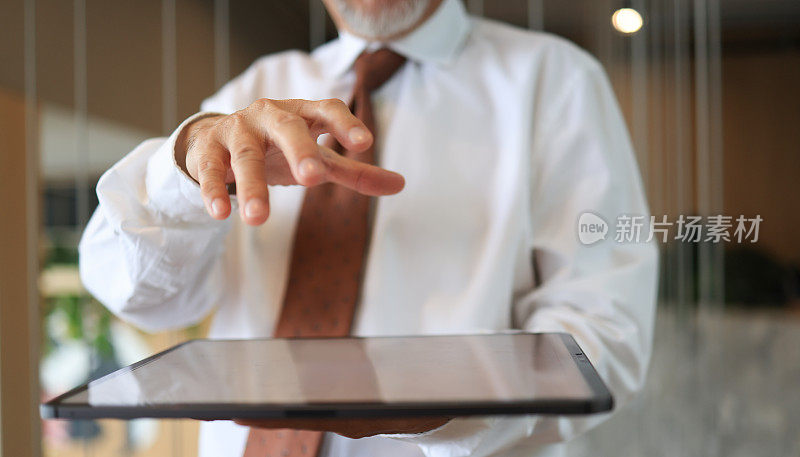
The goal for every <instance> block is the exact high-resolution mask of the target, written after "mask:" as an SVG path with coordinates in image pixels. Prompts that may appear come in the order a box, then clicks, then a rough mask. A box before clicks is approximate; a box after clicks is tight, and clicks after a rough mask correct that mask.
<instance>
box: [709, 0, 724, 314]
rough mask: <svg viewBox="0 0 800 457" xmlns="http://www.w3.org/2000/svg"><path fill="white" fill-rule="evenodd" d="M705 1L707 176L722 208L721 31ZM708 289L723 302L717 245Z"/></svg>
mask: <svg viewBox="0 0 800 457" xmlns="http://www.w3.org/2000/svg"><path fill="white" fill-rule="evenodd" d="M707 4H708V10H707V11H708V12H707V14H708V16H707V17H708V29H707V30H708V80H709V84H708V104H709V130H710V131H709V136H708V147H709V156H710V160H709V166H710V170H709V179H710V180H711V183H712V185H711V193H710V195H709V197H710V198H711V206H712V208H713V209H714V210H715V211H717V212H720V213H722V211H724V178H723V176H724V175H723V166H724V163H723V154H724V151H723V140H722V125H723V118H722V32H721V28H720V10H719V0H707ZM710 266H711V269H712V274H711V283H712V285H711V288H712V290H714V291H716V292H715V299H716V300H717V301H718V302H719V303H720V304H721V305H724V303H725V250H724V245H722V244H718V245H716V246H715V249H714V250H713V252H712V258H711V259H710Z"/></svg>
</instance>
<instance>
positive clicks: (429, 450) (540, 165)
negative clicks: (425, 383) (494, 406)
mask: <svg viewBox="0 0 800 457" xmlns="http://www.w3.org/2000/svg"><path fill="white" fill-rule="evenodd" d="M584 67H585V68H581V69H580V70H577V71H576V72H575V73H576V76H575V77H574V78H572V79H571V80H569V81H568V82H567V83H566V84H562V85H560V89H561V90H559V91H558V92H557V93H559V94H561V96H560V97H557V98H556V99H555V100H554V101H553V102H552V103H551V104H548V106H547V109H546V110H545V111H544V112H545V113H546V114H544V115H540V116H535V117H536V118H538V119H539V121H537V122H536V124H535V125H534V128H533V131H532V136H533V138H534V140H533V141H532V144H533V151H532V163H531V167H530V168H531V179H530V183H531V188H530V202H529V207H530V213H529V214H530V217H529V223H530V227H529V239H528V243H527V246H526V249H527V250H528V251H529V252H526V253H525V254H524V255H526V256H529V255H530V256H531V257H532V258H533V264H534V267H533V270H534V275H535V280H534V286H533V287H532V288H530V289H529V290H526V291H522V293H520V294H518V295H517V296H516V298H515V301H514V304H513V318H514V322H515V326H516V327H517V328H521V329H523V330H526V331H531V332H567V333H570V334H572V336H573V337H574V338H575V339H576V341H577V342H578V344H580V346H581V347H582V348H583V349H584V351H585V353H586V354H587V356H588V358H589V359H590V361H591V362H592V364H593V365H594V366H595V368H596V369H597V371H598V373H599V374H600V376H601V377H602V378H603V380H604V381H605V382H606V384H607V385H608V386H609V388H610V390H611V391H612V394H613V395H614V399H615V404H616V406H615V408H617V409H618V408H620V407H621V406H622V405H623V404H624V403H625V402H626V401H627V400H628V399H630V398H631V397H632V396H633V395H634V394H635V392H637V391H638V390H639V389H640V388H641V386H642V384H643V382H644V378H645V372H646V369H647V365H648V361H649V357H650V350H651V340H652V332H653V320H654V312H655V297H656V284H657V279H656V276H657V258H658V254H657V249H656V247H655V246H654V245H653V244H652V243H645V242H644V241H645V240H646V239H647V232H646V230H647V227H648V226H649V210H648V207H647V204H646V200H645V196H644V192H643V189H642V184H641V179H640V176H639V171H638V168H637V165H636V161H635V158H634V155H633V150H632V147H631V144H630V140H629V136H628V132H627V129H626V126H625V123H624V120H623V118H622V115H621V113H620V110H619V106H618V104H617V102H616V98H615V96H614V93H613V90H612V88H611V85H610V84H609V82H608V80H607V77H606V75H605V73H604V72H603V70H602V68H601V67H600V65H599V64H597V63H595V62H594V61H593V60H592V61H590V62H588V64H587V65H585V66H584ZM551 100H552V99H551ZM585 212H591V213H594V214H595V215H596V216H599V217H601V218H603V219H604V220H605V221H606V222H607V223H608V225H609V232H608V235H607V236H606V239H604V240H602V239H601V240H599V241H598V242H596V243H594V244H591V245H583V244H581V242H580V241H579V238H578V220H579V217H580V215H581V214H583V213H585ZM621 215H625V216H631V217H633V216H637V217H641V219H638V221H642V222H645V221H646V223H645V224H644V226H643V227H642V228H641V231H642V237H641V239H640V240H639V242H617V241H615V239H614V238H615V237H614V222H615V220H616V219H617V217H618V216H621ZM607 417H609V414H601V415H593V416H586V417H582V418H572V419H567V418H557V417H546V416H523V417H490V418H468V419H455V420H453V421H451V422H449V423H448V424H446V425H445V426H443V427H441V428H439V429H436V430H433V431H430V432H427V433H423V434H420V435H395V436H394V438H396V439H401V440H407V441H411V442H414V443H416V444H417V445H419V447H420V448H421V449H422V451H423V452H424V453H425V455H426V456H427V457H443V456H447V457H457V456H471V457H481V456H489V455H493V454H495V453H497V452H500V451H502V450H508V449H513V448H516V447H517V446H520V447H523V448H524V449H526V450H527V449H534V448H535V449H540V450H543V449H542V448H543V447H545V446H547V445H550V444H553V443H557V442H559V441H563V440H567V439H570V438H572V437H574V436H576V435H577V434H579V433H581V432H582V431H585V430H587V429H588V428H590V427H592V426H593V425H595V424H597V423H599V422H600V421H602V420H604V419H605V418H607ZM387 436H392V435H387Z"/></svg>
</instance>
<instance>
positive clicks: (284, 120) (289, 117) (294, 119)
mask: <svg viewBox="0 0 800 457" xmlns="http://www.w3.org/2000/svg"><path fill="white" fill-rule="evenodd" d="M298 122H303V123H305V122H304V121H303V119H302V118H301V117H300V116H298V115H296V114H293V113H289V112H286V111H277V112H276V113H275V114H273V115H272V123H273V124H274V125H276V126H280V125H290V124H296V123H298Z"/></svg>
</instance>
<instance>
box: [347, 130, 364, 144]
mask: <svg viewBox="0 0 800 457" xmlns="http://www.w3.org/2000/svg"><path fill="white" fill-rule="evenodd" d="M347 136H348V137H350V141H352V142H353V143H363V142H365V141H367V139H369V132H368V131H367V129H365V128H364V127H353V128H351V129H350V131H349V132H348V133H347Z"/></svg>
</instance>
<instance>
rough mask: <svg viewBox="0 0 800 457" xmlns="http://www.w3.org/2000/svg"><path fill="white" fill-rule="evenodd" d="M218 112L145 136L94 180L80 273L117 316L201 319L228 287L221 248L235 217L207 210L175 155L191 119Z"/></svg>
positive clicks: (150, 327)
mask: <svg viewBox="0 0 800 457" xmlns="http://www.w3.org/2000/svg"><path fill="white" fill-rule="evenodd" d="M216 114H217V113H209V112H201V113H198V114H196V115H194V116H191V117H190V118H188V119H187V120H186V121H184V122H183V123H182V124H181V125H180V126H179V127H178V128H177V129H176V130H175V132H174V133H172V135H170V137H169V138H154V139H150V140H147V141H145V142H143V143H142V144H140V145H139V146H138V147H136V149H134V150H133V151H132V152H131V153H129V154H128V155H127V156H125V157H124V158H123V159H122V160H120V161H119V162H118V163H116V164H115V165H114V166H113V167H111V168H110V169H109V170H108V171H107V172H106V173H104V174H103V176H102V177H101V178H100V180H99V182H98V184H97V196H98V200H99V205H98V207H97V209H96V210H95V212H94V215H93V216H92V218H91V220H90V221H89V224H88V225H87V227H86V230H85V231H84V234H83V237H82V239H81V242H80V244H79V247H78V249H79V254H80V275H81V279H82V281H83V283H84V284H85V286H86V288H87V290H89V291H90V292H91V293H92V294H93V295H94V296H95V297H96V298H97V299H98V300H100V301H101V302H102V303H103V304H104V305H106V306H107V307H108V308H109V309H110V310H111V311H112V312H113V313H114V314H116V315H117V316H119V317H120V318H122V319H123V320H125V321H128V322H130V323H132V324H134V325H136V326H138V327H140V328H142V329H144V330H147V331H160V330H165V329H169V328H179V327H184V326H186V325H190V324H193V323H195V322H197V321H199V320H201V319H202V318H203V317H204V316H205V315H206V314H207V313H208V312H209V311H210V310H211V308H212V306H213V304H214V302H215V300H216V297H218V296H219V295H220V293H222V290H223V288H224V287H223V286H224V285H223V284H222V281H221V275H222V271H221V268H220V253H221V250H222V244H223V239H224V237H225V234H226V233H227V232H228V230H229V229H230V226H231V224H232V223H233V221H232V219H233V218H231V217H229V218H228V219H227V220H224V221H216V220H214V219H213V218H211V216H209V215H208V214H207V213H206V211H205V207H204V205H203V200H202V198H201V196H200V188H199V185H198V184H197V183H196V182H195V181H194V180H192V179H191V178H189V177H188V176H187V175H186V174H184V173H183V171H181V170H180V169H179V168H178V166H177V165H176V163H175V153H174V150H175V141H176V138H177V137H178V135H179V134H180V132H181V131H182V130H183V129H184V128H185V127H186V126H187V125H188V124H189V123H191V122H193V121H195V120H198V119H201V118H203V117H206V116H211V115H216ZM233 203H234V205H235V197H234V198H233ZM233 211H234V212H235V207H234V210H233ZM201 279H202V280H201Z"/></svg>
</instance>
